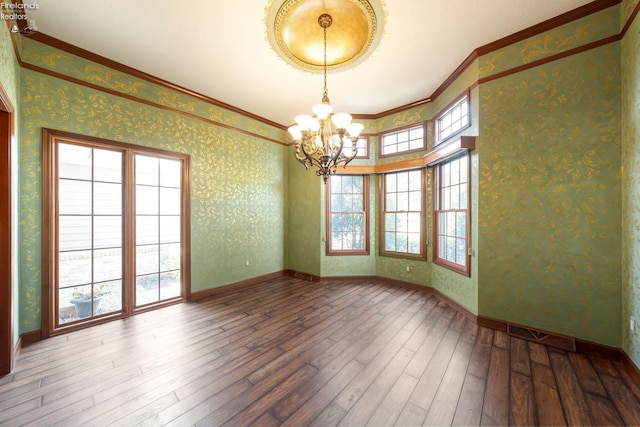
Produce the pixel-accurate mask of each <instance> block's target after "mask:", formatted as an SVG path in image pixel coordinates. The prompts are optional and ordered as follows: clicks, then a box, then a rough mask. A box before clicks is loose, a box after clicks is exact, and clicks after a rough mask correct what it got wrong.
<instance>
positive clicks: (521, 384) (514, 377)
mask: <svg viewBox="0 0 640 427" xmlns="http://www.w3.org/2000/svg"><path fill="white" fill-rule="evenodd" d="M511 344H513V342H512V343H511ZM512 348H513V347H512ZM510 387H511V389H510V393H509V397H510V402H509V424H510V425H512V426H533V425H537V424H538V421H537V418H536V411H535V407H536V403H535V400H534V394H533V382H532V380H531V377H529V376H528V375H523V374H521V373H520V372H517V371H513V370H512V371H511V374H510Z"/></svg>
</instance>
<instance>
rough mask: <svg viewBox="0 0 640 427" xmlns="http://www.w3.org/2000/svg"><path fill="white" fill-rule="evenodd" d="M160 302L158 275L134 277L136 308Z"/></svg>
mask: <svg viewBox="0 0 640 427" xmlns="http://www.w3.org/2000/svg"><path fill="white" fill-rule="evenodd" d="M159 300H160V284H159V274H157V273H156V274H147V275H145V276H138V277H136V306H141V305H145V304H149V303H152V302H158V301H159Z"/></svg>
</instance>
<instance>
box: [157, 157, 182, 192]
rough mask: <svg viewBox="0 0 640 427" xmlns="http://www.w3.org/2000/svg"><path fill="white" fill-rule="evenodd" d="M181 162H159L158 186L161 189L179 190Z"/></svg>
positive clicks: (166, 160) (165, 160)
mask: <svg viewBox="0 0 640 427" xmlns="http://www.w3.org/2000/svg"><path fill="white" fill-rule="evenodd" d="M181 174H182V162H180V161H177V160H169V159H161V160H160V185H161V186H162V187H174V188H180V176H181Z"/></svg>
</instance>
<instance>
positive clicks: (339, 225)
mask: <svg viewBox="0 0 640 427" xmlns="http://www.w3.org/2000/svg"><path fill="white" fill-rule="evenodd" d="M368 215H369V176H367V175H353V176H351V175H332V176H331V177H330V178H329V184H328V185H327V255H366V254H369V221H368Z"/></svg>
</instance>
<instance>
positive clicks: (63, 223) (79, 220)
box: [58, 215, 91, 251]
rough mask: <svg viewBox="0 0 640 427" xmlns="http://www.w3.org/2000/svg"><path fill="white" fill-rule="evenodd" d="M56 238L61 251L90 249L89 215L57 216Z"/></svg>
mask: <svg viewBox="0 0 640 427" xmlns="http://www.w3.org/2000/svg"><path fill="white" fill-rule="evenodd" d="M58 239H59V240H58V247H59V249H60V250H61V251H73V250H78V249H91V217H90V216H78V215H75V216H61V217H60V218H58Z"/></svg>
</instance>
